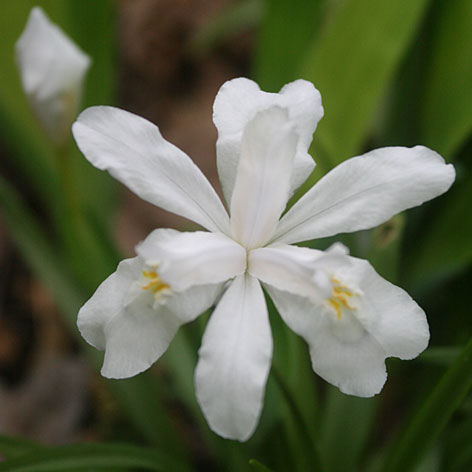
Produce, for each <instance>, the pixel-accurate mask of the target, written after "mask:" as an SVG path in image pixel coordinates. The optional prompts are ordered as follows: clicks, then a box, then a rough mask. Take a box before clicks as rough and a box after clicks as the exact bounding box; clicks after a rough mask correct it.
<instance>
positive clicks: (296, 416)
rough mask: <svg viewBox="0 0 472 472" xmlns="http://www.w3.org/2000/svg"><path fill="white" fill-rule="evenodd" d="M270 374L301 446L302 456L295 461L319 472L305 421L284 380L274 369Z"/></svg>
mask: <svg viewBox="0 0 472 472" xmlns="http://www.w3.org/2000/svg"><path fill="white" fill-rule="evenodd" d="M272 373H273V375H274V379H275V380H276V383H277V385H278V386H279V388H280V391H281V393H282V396H283V398H284V400H285V402H286V404H287V406H288V409H289V411H290V413H291V418H292V419H293V422H294V424H295V426H296V427H295V428H294V433H295V434H296V435H297V437H298V441H299V442H300V444H301V445H302V446H303V447H302V448H301V451H303V453H302V454H303V456H302V457H297V459H299V462H300V463H302V464H303V463H306V464H307V465H308V466H309V467H310V470H311V471H312V472H318V471H319V472H321V471H322V470H323V467H322V463H321V459H320V457H319V453H318V447H317V446H318V445H317V444H316V443H315V441H313V439H312V436H311V434H310V431H309V430H308V427H307V425H306V422H305V419H304V418H303V416H302V414H301V412H300V410H299V409H298V406H297V404H296V402H295V400H294V398H293V396H292V394H291V392H290V389H289V387H288V386H287V385H286V383H285V380H284V378H283V377H282V375H280V373H279V372H278V370H277V369H276V368H272ZM300 456H301V454H300ZM301 470H302V469H301Z"/></svg>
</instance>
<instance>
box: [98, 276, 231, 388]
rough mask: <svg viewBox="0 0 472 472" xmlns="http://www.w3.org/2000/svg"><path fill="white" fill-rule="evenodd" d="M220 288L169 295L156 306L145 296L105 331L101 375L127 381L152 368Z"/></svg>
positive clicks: (118, 315)
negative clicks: (181, 328) (180, 330)
mask: <svg viewBox="0 0 472 472" xmlns="http://www.w3.org/2000/svg"><path fill="white" fill-rule="evenodd" d="M221 287H222V286H221V285H201V286H199V287H192V288H190V289H188V290H186V291H184V292H180V293H177V294H174V295H169V296H168V297H167V298H166V300H165V302H163V303H159V304H156V303H154V299H153V297H152V295H151V294H147V293H143V294H142V295H141V296H139V297H137V298H136V299H135V300H134V301H133V302H132V303H130V304H129V305H127V306H126V307H124V308H123V309H122V310H121V311H120V312H119V313H118V314H117V315H116V316H114V317H113V318H112V319H111V320H110V321H109V322H108V323H107V324H106V325H105V327H104V332H105V336H106V347H105V358H104V360H103V367H102V371H101V373H102V375H103V376H105V377H108V378H115V379H120V378H126V377H132V376H133V375H136V374H139V373H140V372H142V371H144V370H146V369H147V368H149V367H150V366H151V365H152V364H153V363H154V362H156V361H157V360H158V359H159V357H161V356H162V354H163V353H164V352H165V351H166V350H167V348H168V346H169V344H170V342H171V341H172V339H173V338H174V336H175V334H176V333H177V330H178V329H179V327H180V326H181V325H182V324H184V323H187V322H189V321H192V320H193V319H195V318H196V317H197V316H198V315H200V314H201V313H203V312H204V311H205V310H207V309H208V308H209V307H210V306H211V305H212V304H213V303H214V302H215V300H216V298H217V296H218V294H219V293H220V291H221Z"/></svg>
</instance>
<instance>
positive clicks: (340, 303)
mask: <svg viewBox="0 0 472 472" xmlns="http://www.w3.org/2000/svg"><path fill="white" fill-rule="evenodd" d="M331 281H332V282H333V288H332V289H331V298H329V299H328V300H327V303H328V305H329V306H330V307H331V308H333V309H334V311H335V312H336V317H337V319H338V320H340V319H341V318H342V316H343V307H344V308H347V309H348V310H355V309H356V308H355V307H353V306H352V305H350V304H349V302H350V299H351V297H352V296H353V295H354V293H353V292H352V290H350V289H349V288H348V287H347V286H346V285H344V284H343V283H341V282H340V281H339V280H338V279H336V278H335V277H331Z"/></svg>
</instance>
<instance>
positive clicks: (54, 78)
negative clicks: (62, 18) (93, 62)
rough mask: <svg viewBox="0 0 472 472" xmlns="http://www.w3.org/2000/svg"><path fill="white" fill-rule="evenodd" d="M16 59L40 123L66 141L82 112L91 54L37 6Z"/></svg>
mask: <svg viewBox="0 0 472 472" xmlns="http://www.w3.org/2000/svg"><path fill="white" fill-rule="evenodd" d="M16 60H17V64H18V68H19V70H20V75H21V82H22V84H23V89H24V90H25V93H26V95H27V97H28V100H29V102H30V105H31V107H32V109H33V111H34V113H35V114H36V116H37V118H38V120H39V122H40V123H41V126H42V127H43V128H44V130H45V132H46V134H47V135H48V137H49V138H50V139H51V140H52V141H53V142H54V143H55V144H57V145H61V144H64V142H66V140H67V139H68V137H69V136H70V127H71V125H72V122H73V121H74V120H75V118H76V116H77V113H78V112H79V106H80V101H81V97H82V83H83V80H84V76H85V73H86V72H87V70H88V68H89V66H90V58H89V57H88V56H87V55H86V54H85V53H84V52H82V51H81V50H80V49H79V48H78V47H77V46H76V45H75V44H74V43H73V42H72V41H71V40H70V39H69V38H68V37H67V36H66V35H65V34H64V33H63V32H62V31H61V30H60V29H59V28H58V27H57V26H56V25H55V24H54V23H52V22H51V21H50V20H49V19H48V17H47V16H46V15H45V14H44V12H43V10H41V8H39V7H34V8H33V9H32V10H31V13H30V15H29V18H28V22H27V23H26V27H25V29H24V31H23V33H22V34H21V36H20V38H19V39H18V41H17V43H16Z"/></svg>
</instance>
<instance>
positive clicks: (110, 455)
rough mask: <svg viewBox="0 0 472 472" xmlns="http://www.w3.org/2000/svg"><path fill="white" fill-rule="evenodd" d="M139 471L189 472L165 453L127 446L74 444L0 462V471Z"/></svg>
mask: <svg viewBox="0 0 472 472" xmlns="http://www.w3.org/2000/svg"><path fill="white" fill-rule="evenodd" d="M97 468H98V469H100V470H110V469H117V468H118V469H125V470H126V469H138V468H139V470H153V471H158V472H174V471H175V472H180V471H182V470H186V469H185V468H184V466H183V464H181V463H180V462H179V461H177V460H175V459H173V458H171V457H169V456H168V455H167V454H164V453H163V452H160V451H157V450H153V449H148V448H144V447H138V446H131V445H128V444H105V443H104V444H72V445H69V446H61V447H52V448H45V449H42V450H38V451H34V452H31V453H28V454H24V455H22V456H20V457H17V458H14V459H10V460H6V461H5V462H2V463H0V471H8V472H55V471H57V472H67V471H72V470H73V471H79V470H96V469H97Z"/></svg>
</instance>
